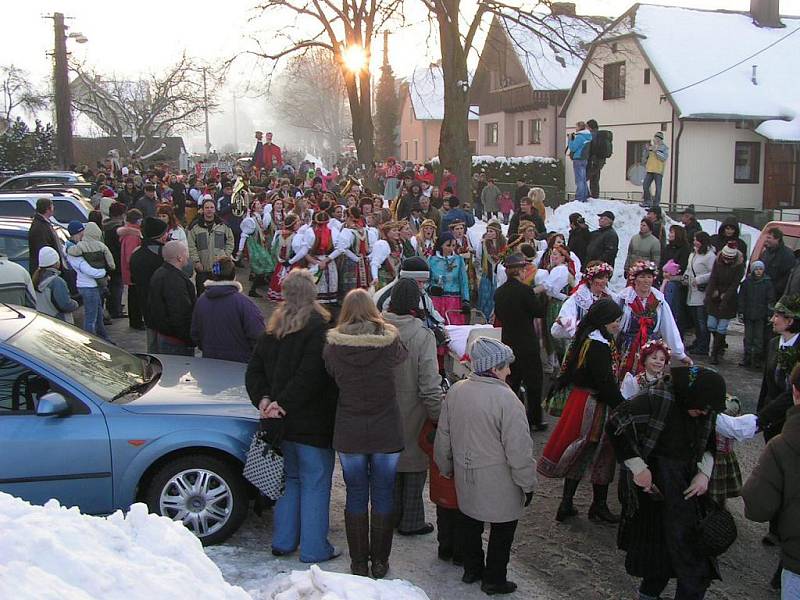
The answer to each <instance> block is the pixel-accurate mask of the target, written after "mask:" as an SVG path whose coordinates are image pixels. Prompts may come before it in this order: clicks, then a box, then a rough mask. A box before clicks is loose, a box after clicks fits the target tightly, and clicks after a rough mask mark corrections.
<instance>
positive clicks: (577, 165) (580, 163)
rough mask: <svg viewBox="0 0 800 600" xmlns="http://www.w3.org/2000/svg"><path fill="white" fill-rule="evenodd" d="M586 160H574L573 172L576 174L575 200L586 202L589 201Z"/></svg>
mask: <svg viewBox="0 0 800 600" xmlns="http://www.w3.org/2000/svg"><path fill="white" fill-rule="evenodd" d="M587 163H588V161H586V160H573V161H572V171H573V173H575V200H577V201H579V202H586V201H587V200H588V199H589V184H588V183H587V182H586V164H587Z"/></svg>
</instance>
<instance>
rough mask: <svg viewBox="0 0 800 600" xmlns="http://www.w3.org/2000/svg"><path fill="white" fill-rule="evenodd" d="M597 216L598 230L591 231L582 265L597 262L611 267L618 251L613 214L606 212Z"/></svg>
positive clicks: (617, 237)
mask: <svg viewBox="0 0 800 600" xmlns="http://www.w3.org/2000/svg"><path fill="white" fill-rule="evenodd" d="M597 216H598V217H600V229H598V230H597V231H593V232H592V234H591V237H590V238H589V246H588V248H587V249H586V262H585V263H584V264H589V263H590V262H591V261H593V260H599V261H601V262H604V263H607V264H609V265H611V266H613V265H614V262H615V261H616V260H617V251H618V250H619V236H618V235H617V232H616V231H614V213H613V212H611V211H610V210H607V211H605V212H602V213H600V214H599V215H597Z"/></svg>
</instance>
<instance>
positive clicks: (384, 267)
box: [369, 221, 403, 291]
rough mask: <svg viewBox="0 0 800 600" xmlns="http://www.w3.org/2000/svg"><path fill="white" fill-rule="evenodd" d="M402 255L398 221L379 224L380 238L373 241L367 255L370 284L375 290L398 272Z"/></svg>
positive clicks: (390, 280)
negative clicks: (373, 243)
mask: <svg viewBox="0 0 800 600" xmlns="http://www.w3.org/2000/svg"><path fill="white" fill-rule="evenodd" d="M402 256H403V245H402V244H401V243H400V225H399V223H397V222H394V221H393V222H391V223H384V224H383V225H382V226H381V239H379V240H378V241H377V242H375V246H374V247H373V248H372V253H371V254H370V257H369V262H370V269H371V271H372V285H373V286H374V287H375V290H376V291H377V290H379V289H381V288H382V287H383V286H385V285H388V284H389V283H391V282H392V281H394V280H395V278H396V277H397V275H398V273H400V263H401V262H402V261H403V258H402Z"/></svg>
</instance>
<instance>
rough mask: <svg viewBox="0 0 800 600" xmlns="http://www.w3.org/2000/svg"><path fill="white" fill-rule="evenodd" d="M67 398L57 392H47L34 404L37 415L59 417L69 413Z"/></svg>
mask: <svg viewBox="0 0 800 600" xmlns="http://www.w3.org/2000/svg"><path fill="white" fill-rule="evenodd" d="M69 410H70V409H69V404H67V399H66V398H64V396H62V395H61V394H59V393H58V392H49V393H47V394H45V395H44V396H42V397H41V398H39V404H38V405H37V406H36V416H37V417H60V416H64V415H67V414H69Z"/></svg>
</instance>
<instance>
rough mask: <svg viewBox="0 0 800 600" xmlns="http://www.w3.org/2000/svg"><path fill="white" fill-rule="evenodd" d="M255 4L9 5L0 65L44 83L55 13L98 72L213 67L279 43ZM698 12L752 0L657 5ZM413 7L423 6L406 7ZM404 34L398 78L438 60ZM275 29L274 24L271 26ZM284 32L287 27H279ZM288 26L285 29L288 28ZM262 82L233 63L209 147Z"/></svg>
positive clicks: (582, 4) (581, 6) (795, 7)
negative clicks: (183, 64) (246, 92)
mask: <svg viewBox="0 0 800 600" xmlns="http://www.w3.org/2000/svg"><path fill="white" fill-rule="evenodd" d="M257 3H258V2H257V0H226V1H223V2H219V1H215V2H210V1H208V0H195V1H194V2H185V1H174V0H173V1H170V0H134V1H132V2H115V1H113V0H112V1H110V2H109V1H108V0H103V1H99V0H80V1H76V0H72V1H65V0H62V1H61V2H57V1H53V0H24V1H20V0H6V1H5V2H4V3H3V4H4V6H3V9H4V10H3V12H4V13H5V15H4V16H5V18H4V25H5V27H4V28H3V35H2V36H0V57H2V59H0V62H2V63H3V64H10V63H13V64H15V65H17V66H19V67H22V68H24V69H26V70H28V71H29V72H30V73H31V75H32V78H33V79H34V80H35V81H38V82H41V83H42V85H44V84H45V83H46V82H47V80H48V78H49V77H50V72H51V71H50V70H51V61H50V58H49V57H48V55H47V53H48V52H50V51H51V50H52V47H53V22H52V20H51V19H46V18H43V17H44V16H46V15H48V14H52V13H53V12H54V11H60V12H63V13H64V14H66V15H67V16H68V17H73V18H72V19H70V20H68V21H67V23H68V25H69V27H70V28H71V29H70V30H71V31H76V32H77V31H79V32H81V33H83V34H84V35H85V36H86V37H87V38H88V39H89V41H88V42H87V43H85V44H82V45H79V44H76V43H74V42H73V41H70V42H69V48H68V49H69V50H70V51H71V52H74V54H75V56H76V57H77V58H79V59H81V60H85V62H86V63H88V64H89V65H92V66H94V67H95V68H96V69H97V70H98V71H101V72H107V73H116V74H117V75H120V76H124V77H134V76H136V75H137V74H138V73H141V72H149V71H155V70H158V69H160V68H163V67H165V66H166V65H169V64H171V63H173V62H174V61H175V60H176V59H177V58H178V57H179V56H180V54H181V52H183V51H184V50H186V52H187V53H188V54H190V55H192V56H197V57H199V58H202V59H204V60H207V61H209V62H214V61H219V60H224V59H226V58H229V57H231V56H233V55H234V54H236V53H237V52H240V51H242V50H246V49H247V48H252V47H253V43H252V41H251V39H250V37H251V36H254V35H255V36H258V37H259V39H260V40H261V41H262V42H263V43H265V44H270V43H272V44H276V43H278V41H277V40H276V39H275V37H274V32H275V30H276V29H275V26H274V25H272V24H270V23H266V22H265V19H263V18H262V19H257V20H256V21H252V22H249V19H250V17H252V16H254V15H255V14H256V13H254V12H253V9H252V7H253V6H254V5H256V4H257ZM654 3H657V4H667V5H675V6H692V7H697V8H709V9H713V8H727V9H733V10H748V9H749V6H750V2H749V0H666V1H663V2H654ZM408 4H409V6H417V5H419V4H420V3H413V2H408ZM630 5H631V2H630V1H628V0H592V1H589V0H583V1H581V0H578V2H577V7H578V12H579V13H580V14H594V15H606V16H611V17H614V16H618V15H619V14H621V13H622V12H624V11H625V10H626V9H627V8H628V7H629V6H630ZM780 5H781V13H783V14H800V0H781V3H780ZM406 17H407V22H408V23H409V25H407V26H406V27H405V28H402V29H399V30H395V31H393V32H392V35H391V37H390V42H389V56H390V61H391V63H392V67H393V69H394V71H395V74H396V75H399V76H405V75H408V74H409V73H410V72H411V71H412V70H413V68H414V67H417V66H422V65H426V64H429V63H430V62H431V61H433V60H436V59H437V58H438V56H437V54H438V49H437V48H436V47H435V44H434V45H433V47H432V45H431V43H430V42H428V39H429V36H428V29H427V26H425V25H417V26H414V24H415V23H420V22H421V21H423V19H424V14H423V13H420V12H417V11H415V13H409V14H407V15H406ZM272 22H273V23H274V20H272ZM281 25H282V26H283V24H281ZM287 25H288V24H287ZM381 45H382V43H381V41H380V40H377V44H376V48H375V49H374V51H373V52H374V56H373V65H376V64H378V65H379V64H380V61H381V59H382V53H381ZM252 77H256V78H262V77H263V75H261V74H259V71H258V70H256V69H254V68H253V63H252V61H250V60H243V61H241V62H239V63H238V64H236V65H235V67H234V70H233V73H232V74H231V81H232V86H231V87H230V89H229V90H228V91H227V92H226V97H223V98H222V103H223V105H224V110H223V112H221V113H220V114H218V115H215V116H214V117H213V119H212V136H211V137H212V143H213V144H214V146H216V147H221V146H222V145H224V144H225V143H229V142H232V141H233V139H234V135H233V114H232V95H233V90H234V89H237V88H238V89H240V90H242V89H243V87H244V86H243V83H244V82H246V81H247V80H248V79H249V78H252ZM237 108H238V111H237V112H238V115H237V117H238V130H239V132H238V139H239V144H240V146H241V147H242V148H243V149H244V148H248V147H249V146H250V138H252V131H253V129H255V128H259V129H269V128H275V127H274V126H271V124H270V123H269V121H270V117H271V115H270V111H269V104H268V99H265V98H263V97H262V98H253V99H248V98H244V99H242V100H241V101H239V102H238V103H237ZM185 137H186V139H187V140H188V141H189V143H190V150H200V149H201V146H202V137H201V136H199V135H196V134H189V135H185Z"/></svg>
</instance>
